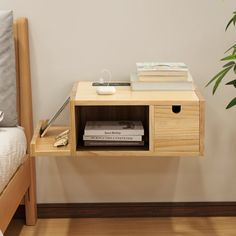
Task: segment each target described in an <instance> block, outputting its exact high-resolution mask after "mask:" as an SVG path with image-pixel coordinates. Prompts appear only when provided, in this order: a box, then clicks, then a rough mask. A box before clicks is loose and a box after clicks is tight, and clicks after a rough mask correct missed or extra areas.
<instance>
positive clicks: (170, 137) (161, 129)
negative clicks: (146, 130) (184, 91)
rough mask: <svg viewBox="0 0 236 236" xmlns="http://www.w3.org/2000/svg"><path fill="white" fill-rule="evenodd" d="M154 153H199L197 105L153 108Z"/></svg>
mask: <svg viewBox="0 0 236 236" xmlns="http://www.w3.org/2000/svg"><path fill="white" fill-rule="evenodd" d="M154 148H155V152H198V151H199V104H198V103H196V105H181V106H180V105H173V106H172V105H165V106H155V108H154Z"/></svg>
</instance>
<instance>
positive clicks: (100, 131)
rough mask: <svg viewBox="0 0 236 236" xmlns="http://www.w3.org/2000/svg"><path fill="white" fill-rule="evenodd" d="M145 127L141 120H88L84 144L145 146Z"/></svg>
mask: <svg viewBox="0 0 236 236" xmlns="http://www.w3.org/2000/svg"><path fill="white" fill-rule="evenodd" d="M143 136H144V128H143V125H142V122H141V121H87V122H86V125H85V129H84V135H83V140H84V145H85V146H87V147H89V146H90V147H91V146H144V141H143Z"/></svg>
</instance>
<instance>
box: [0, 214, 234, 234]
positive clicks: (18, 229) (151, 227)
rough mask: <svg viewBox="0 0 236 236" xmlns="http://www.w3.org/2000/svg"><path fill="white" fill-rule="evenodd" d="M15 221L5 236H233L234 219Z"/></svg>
mask: <svg viewBox="0 0 236 236" xmlns="http://www.w3.org/2000/svg"><path fill="white" fill-rule="evenodd" d="M23 223H24V222H23V221H22V220H14V221H13V222H11V224H10V226H9V227H8V230H7V232H6V233H5V235H4V236H53V235H56V236H80V235H81V236H82V235H83V236H110V235H112V236H120V235H122V236H131V235H132V236H141V235H142V236H144V235H145V236H154V235H155V236H156V235H160V236H167V235H168V236H170V235H173V236H185V235H186V236H195V235H196V236H199V235H207V236H211V235H212V236H235V235H236V217H188V218H187V217H178V218H109V219H101V218H99V219H94V218H93V219H39V220H38V222H37V225H36V226H34V227H32V226H24V224H23Z"/></svg>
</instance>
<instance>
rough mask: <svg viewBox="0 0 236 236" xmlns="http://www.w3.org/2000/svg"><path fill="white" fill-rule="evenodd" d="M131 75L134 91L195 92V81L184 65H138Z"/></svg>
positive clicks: (155, 63) (154, 63)
mask: <svg viewBox="0 0 236 236" xmlns="http://www.w3.org/2000/svg"><path fill="white" fill-rule="evenodd" d="M136 68H137V72H136V73H133V74H131V78H130V83H131V88H132V90H137V91H139V90H177V91H178V90H180V91H181V90H194V85H193V79H192V76H191V75H190V73H189V70H188V67H187V66H186V65H185V64H184V63H158V62H145V63H136Z"/></svg>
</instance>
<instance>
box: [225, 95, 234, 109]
mask: <svg viewBox="0 0 236 236" xmlns="http://www.w3.org/2000/svg"><path fill="white" fill-rule="evenodd" d="M235 105H236V97H235V98H234V99H233V100H232V101H231V102H230V103H229V104H228V105H227V107H226V109H229V108H231V107H233V106H235Z"/></svg>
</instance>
